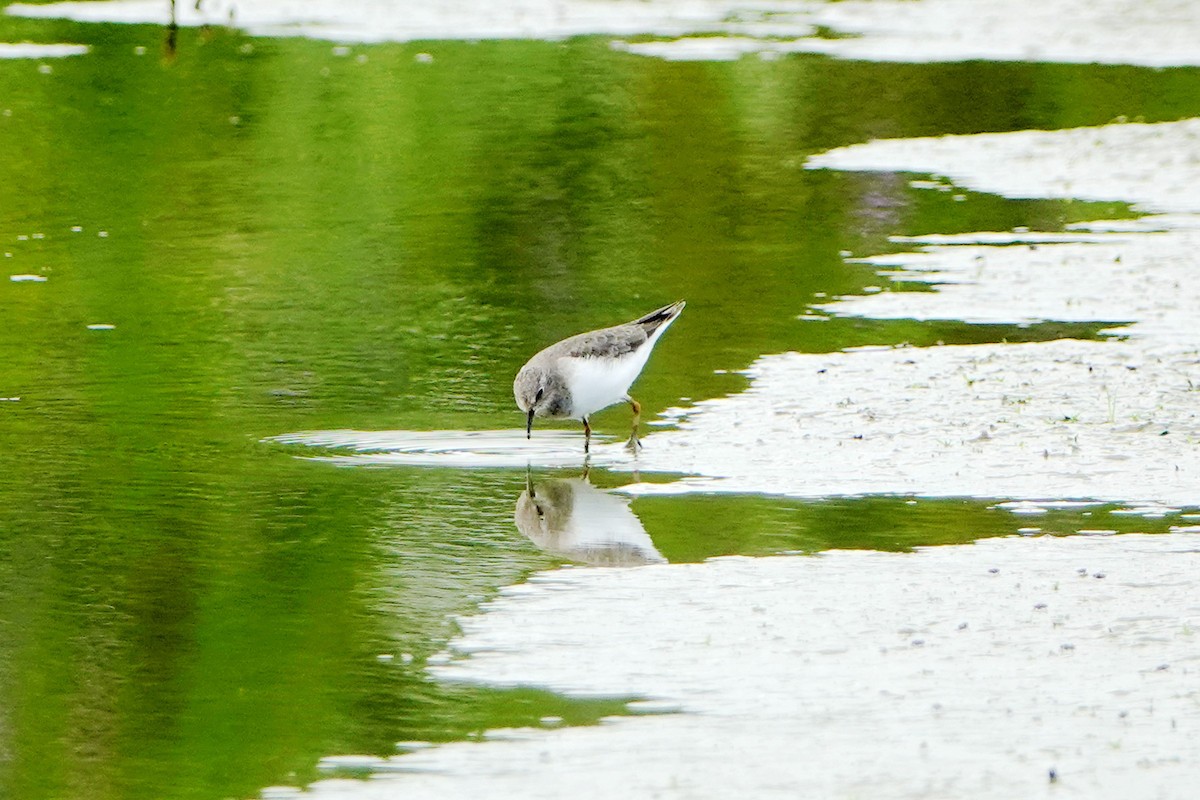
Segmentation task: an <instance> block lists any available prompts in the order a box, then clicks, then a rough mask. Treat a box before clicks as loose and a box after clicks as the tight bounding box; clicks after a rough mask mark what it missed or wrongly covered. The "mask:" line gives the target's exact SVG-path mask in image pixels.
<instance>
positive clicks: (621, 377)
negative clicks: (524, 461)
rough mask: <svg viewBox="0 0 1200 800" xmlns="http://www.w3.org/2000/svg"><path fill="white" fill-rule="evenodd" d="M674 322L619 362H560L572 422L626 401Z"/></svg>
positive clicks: (592, 359)
mask: <svg viewBox="0 0 1200 800" xmlns="http://www.w3.org/2000/svg"><path fill="white" fill-rule="evenodd" d="M671 322H674V320H669V321H668V322H667V324H666V325H662V326H660V327H659V328H658V330H656V331H655V332H654V333H653V334H652V335H651V336H650V340H649V341H648V342H646V343H645V344H643V345H642V346H641V347H639V348H638V349H637V350H634V351H633V352H632V353H626V354H625V355H623V356H619V357H617V358H569V357H568V358H560V359H559V361H558V364H559V369H561V370H562V371H563V374H564V375H565V376H566V379H567V389H568V390H570V392H571V419H583V418H584V417H590V416H591V415H592V414H594V413H596V412H597V411H599V410H600V409H602V408H608V407H609V406H611V405H613V404H615V403H619V402H621V401H622V400H624V399H625V397H626V396H627V395H628V394H629V387H630V386H632V385H633V382H634V381H635V380H636V379H637V376H638V375H640V374H641V372H642V367H644V366H646V360H647V359H649V358H650V351H651V350H653V349H654V345H655V344H656V343H657V342H658V337H660V336H662V334H663V331H665V330H666V329H667V328H668V327H670V324H671Z"/></svg>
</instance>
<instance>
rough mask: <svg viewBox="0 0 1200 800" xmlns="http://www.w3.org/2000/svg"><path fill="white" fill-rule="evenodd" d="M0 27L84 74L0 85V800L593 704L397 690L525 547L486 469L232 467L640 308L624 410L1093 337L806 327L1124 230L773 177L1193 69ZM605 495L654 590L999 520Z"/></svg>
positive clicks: (418, 408) (309, 773)
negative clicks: (793, 370) (924, 257)
mask: <svg viewBox="0 0 1200 800" xmlns="http://www.w3.org/2000/svg"><path fill="white" fill-rule="evenodd" d="M0 40H2V41H33V42H58V41H68V42H80V43H84V44H88V45H89V46H90V47H91V51H90V52H89V53H88V54H87V55H85V56H80V57H73V58H65V59H54V60H52V61H46V62H45V63H43V62H41V61H38V60H23V59H12V60H3V61H0V112H2V113H0V150H2V151H3V153H4V158H3V159H0V254H2V255H0V258H2V259H3V264H4V266H5V267H6V268H7V270H8V271H7V272H6V273H3V274H4V275H19V274H34V275H40V276H42V277H45V278H46V279H47V280H46V281H45V282H39V283H33V282H20V283H18V282H11V281H8V280H0V319H2V320H3V327H2V330H0V398H6V399H5V400H4V401H3V402H0V471H2V473H3V475H4V476H5V480H4V481H3V482H2V483H0V796H2V797H13V798H20V799H21V800H41V799H42V798H67V799H70V800H74V799H76V798H78V799H79V800H83V798H87V800H141V799H142V798H145V799H146V800H150V799H151V798H153V799H154V800H159V799H160V798H196V800H201V798H222V797H230V796H236V797H245V796H251V795H253V794H254V793H256V792H257V791H258V790H259V789H260V788H261V787H263V786H267V785H273V784H279V783H284V782H292V783H302V782H304V781H305V780H307V779H309V778H311V777H313V776H314V775H315V773H314V769H315V765H316V764H317V763H318V761H319V759H320V758H321V757H322V756H326V755H330V754H339V753H359V752H366V753H373V754H377V755H385V754H388V753H390V752H392V750H393V748H394V743H395V742H396V741H398V740H404V739H430V740H450V739H457V738H462V737H464V736H469V735H472V734H477V733H478V732H479V731H480V730H481V729H490V728H493V727H509V726H513V725H522V724H530V723H531V722H532V721H534V720H540V719H541V718H542V717H544V716H561V717H563V719H564V721H565V722H566V723H568V724H574V723H586V722H588V721H594V720H595V719H596V718H597V717H598V716H600V715H604V714H608V713H616V711H617V710H618V708H617V705H608V704H600V705H578V704H574V703H570V702H566V701H562V700H561V699H558V698H554V697H552V696H547V695H542V694H538V693H521V692H517V693H505V692H490V691H487V690H476V689H469V688H465V687H443V686H438V685H434V684H431V683H429V682H428V680H427V679H426V677H425V672H424V666H425V665H426V663H427V659H428V658H429V657H430V656H432V655H434V654H435V653H438V652H440V651H441V650H442V649H443V648H444V646H445V644H446V642H447V641H448V640H449V639H450V638H451V636H452V635H453V632H454V627H453V622H452V618H453V616H454V615H457V614H466V613H472V612H473V611H475V610H476V609H477V608H478V606H479V604H480V603H481V602H482V601H484V600H486V599H488V598H490V597H492V596H493V595H494V594H495V592H496V591H497V589H498V587H501V586H505V585H508V584H512V583H517V582H520V581H522V580H523V579H524V578H525V577H526V576H527V575H529V574H530V573H531V572H534V571H536V570H539V569H543V568H546V567H548V566H551V565H554V564H557V563H561V561H562V560H563V559H562V557H561V555H560V554H558V555H556V554H554V553H549V552H546V551H543V550H542V549H540V548H539V547H538V546H537V545H536V544H535V542H534V541H533V540H531V539H529V538H528V537H526V536H524V535H522V533H521V532H520V531H519V530H518V528H517V527H516V526H515V524H514V515H515V506H516V502H517V499H518V497H519V496H520V494H521V492H522V491H523V490H524V476H523V475H519V474H513V473H507V472H498V471H489V470H479V471H446V470H412V469H389V470H337V469H330V468H326V467H322V466H317V465H313V464H310V463H304V462H300V461H296V460H294V459H292V458H291V457H290V453H289V452H287V451H285V450H284V449H283V448H277V447H271V446H269V445H264V444H262V443H261V442H260V440H261V439H262V438H263V437H264V436H269V435H272V434H279V433H284V432H290V431H297V430H305V429H323V430H328V429H334V428H358V429H364V430H380V429H396V428H405V429H415V430H428V429H438V428H449V429H458V430H470V429H492V428H499V427H514V428H515V427H517V426H518V425H519V417H518V415H517V413H516V412H515V410H514V408H513V404H512V398H511V394H510V385H511V383H510V381H511V376H512V374H513V373H514V372H515V371H516V369H517V368H518V367H519V366H520V364H521V363H523V361H524V360H525V359H526V358H527V357H528V355H529V354H531V353H532V352H534V351H535V350H537V349H538V348H540V347H541V346H543V345H544V344H546V343H548V342H550V341H554V340H556V339H558V338H561V337H562V336H565V335H567V334H569V333H574V332H576V331H579V330H582V329H586V328H589V327H596V326H600V325H606V324H611V323H613V322H617V321H621V320H625V319H630V318H632V317H634V316H635V315H637V314H639V313H642V312H644V311H646V310H648V309H650V308H652V307H654V306H656V305H659V304H661V303H663V302H666V301H670V300H674V299H676V298H679V297H684V298H687V299H688V301H689V306H688V311H687V314H686V316H685V317H684V318H683V319H682V320H681V322H680V323H679V325H678V326H677V327H676V328H674V329H673V330H672V332H671V335H670V336H669V337H667V338H666V339H664V341H663V343H662V345H661V347H660V348H659V350H658V352H657V353H656V356H655V361H654V365H653V369H651V370H649V371H647V374H646V376H645V377H644V379H643V380H642V381H641V383H639V393H638V397H639V399H641V400H642V401H643V404H644V405H645V407H646V414H647V416H648V417H649V416H651V415H653V414H654V413H655V412H657V411H659V410H662V409H664V408H666V407H669V406H672V405H676V404H678V403H679V402H680V400H681V398H685V397H690V398H702V397H710V396H715V395H719V394H721V393H724V392H727V391H731V390H734V389H737V388H738V387H739V386H740V379H739V378H738V377H737V376H735V375H728V374H715V373H714V371H715V370H725V371H728V370H737V369H739V368H742V367H745V366H746V365H748V364H749V363H750V362H751V361H752V360H753V359H754V358H756V357H757V356H759V355H761V354H763V353H770V352H781V351H785V350H801V351H809V352H816V351H829V350H838V349H841V348H844V347H847V346H852V345H859V344H899V343H904V342H907V343H911V344H917V345H920V344H930V343H932V342H934V341H946V342H975V341H1001V340H1009V341H1017V340H1021V339H1020V337H1022V336H1026V337H1040V338H1055V337H1058V336H1074V337H1091V336H1095V335H1096V333H1097V329H1096V327H1095V326H1089V325H1084V326H1069V325H1054V324H1051V323H1047V324H1045V325H1038V326H1031V327H1030V328H1025V329H1022V328H1014V327H1010V326H970V325H964V324H958V323H939V324H927V323H917V322H913V321H897V322H887V323H868V322H862V321H849V320H837V321H831V322H828V323H822V324H812V323H808V322H804V321H802V320H801V319H799V317H801V316H803V314H804V311H805V310H806V309H807V308H808V307H809V306H811V305H813V304H815V303H820V302H824V301H825V300H827V299H828V298H830V297H836V296H839V295H847V294H855V293H860V292H862V291H864V290H865V288H866V287H868V286H872V285H876V284H879V283H880V278H879V277H878V276H877V275H876V274H874V273H873V272H872V271H871V270H870V269H869V268H868V267H866V266H864V265H861V264H853V263H847V262H846V260H845V257H844V255H843V254H844V253H849V254H851V255H868V254H872V253H877V252H881V251H885V250H892V249H894V248H895V247H896V245H894V244H893V243H892V242H890V241H889V237H890V236H893V235H895V234H905V235H919V234H924V233H933V232H939V233H947V232H949V233H953V232H955V231H972V230H981V229H993V230H1007V229H1011V228H1015V227H1019V226H1024V227H1028V228H1030V229H1031V230H1051V231H1054V230H1061V229H1063V228H1064V226H1066V225H1068V224H1070V223H1072V222H1077V221H1082V220H1086V219H1089V218H1096V217H1104V218H1112V217H1114V216H1122V215H1129V214H1130V212H1129V210H1128V209H1127V208H1124V207H1122V206H1119V205H1114V204H1086V203H1072V202H1011V201H1006V200H1002V199H1000V198H996V197H990V196H987V195H976V194H970V193H967V194H965V195H964V197H965V199H964V200H962V201H955V200H954V199H953V198H952V197H951V196H950V195H949V193H945V192H935V191H927V190H921V189H917V188H914V187H913V186H912V185H911V181H910V177H909V176H899V175H886V174H870V175H867V174H864V175H849V174H839V173H835V172H829V171H809V170H804V169H803V163H804V158H805V156H806V155H807V154H809V153H812V152H817V151H820V150H824V149H827V148H830V147H835V146H840V145H844V144H849V143H853V142H858V141H864V140H867V139H869V138H872V137H878V136H914V135H933V134H939V133H964V132H973V131H985V130H1009V129H1016V128H1027V127H1040V128H1055V127H1064V126H1071V125H1084V124H1098V123H1103V122H1107V121H1109V120H1111V119H1113V118H1115V117H1117V116H1120V115H1125V116H1128V117H1130V118H1144V119H1146V120H1147V121H1154V120H1166V119H1177V118H1181V117H1186V116H1194V115H1196V114H1200V77H1198V75H1200V73H1197V71H1196V70H1140V69H1131V68H1116V67H1094V66H1078V67H1073V66H1052V65H989V64H957V65H879V64H863V63H839V62H834V61H830V60H828V59H822V58H814V57H796V58H787V59H781V60H779V61H775V62H763V61H759V60H756V59H743V60H741V61H738V62H734V63H720V64H696V63H667V62H661V61H656V60H652V59H643V58H639V57H635V56H630V55H628V54H624V53H617V52H614V51H613V50H612V49H611V48H610V47H609V46H608V43H607V42H606V41H604V40H602V39H579V40H572V41H568V42H484V43H475V44H472V43H463V42H424V43H419V44H411V45H377V46H370V47H365V46H363V47H354V48H351V51H350V53H349V55H346V56H343V55H339V54H338V52H335V51H334V50H333V48H332V47H331V45H330V44H329V43H323V42H308V41H302V40H264V39H252V38H249V37H246V36H243V35H240V34H238V33H236V32H231V31H227V30H221V29H207V30H182V31H180V32H179V33H178V39H177V51H176V52H175V54H174V55H173V56H171V57H165V55H164V51H163V47H162V44H163V41H164V31H162V30H161V29H158V28H153V27H148V26H129V27H122V26H113V25H80V24H74V23H67V22H58V21H51V20H47V21H37V20H21V19H15V18H8V17H0ZM418 53H426V54H428V55H429V56H430V57H431V58H423V59H418V58H416V56H417V54H418ZM360 56H361V58H360ZM0 278H3V275H0ZM889 288H891V289H894V290H909V289H913V288H917V287H911V286H904V285H899V286H894V287H889ZM97 324H99V325H104V326H111V327H104V328H89V327H88V326H92V325H97ZM607 424H608V423H607V422H606V421H605V420H599V421H598V427H599V428H600V429H601V430H603V429H604V428H605V426H606V425H607ZM620 424H621V425H622V426H623V425H624V424H625V421H624V419H622V420H621V423H620ZM630 508H631V513H632V514H634V515H635V516H636V517H638V518H640V520H641V524H643V525H644V528H645V532H646V534H647V536H648V538H649V540H650V541H651V543H652V545H653V547H654V548H655V550H656V552H657V553H658V554H659V556H660V557H665V558H667V559H669V560H697V559H701V558H704V557H708V556H710V555H720V554H725V553H748V554H768V553H774V552H780V551H794V550H795V551H804V552H812V551H817V550H820V549H824V548H826V547H851V546H860V547H879V548H887V549H891V548H905V547H912V546H916V545H919V544H931V543H940V542H945V541H951V540H955V541H957V540H961V538H962V537H964V536H970V537H972V538H974V537H976V536H978V535H1000V534H1001V533H1003V532H1006V531H1007V532H1009V533H1011V532H1012V530H1013V521H1012V520H1011V519H1010V518H1009V517H1007V516H1005V515H1004V514H1002V513H1000V512H991V511H988V510H987V509H986V508H985V507H983V506H981V505H979V504H970V503H958V502H953V501H945V502H937V503H933V502H926V501H919V502H918V504H917V505H916V506H915V507H913V509H910V508H909V507H908V506H907V504H906V502H905V501H903V500H898V499H876V500H861V501H829V502H827V503H823V504H821V503H818V504H804V503H776V502H772V501H766V500H762V499H755V498H644V499H639V500H636V501H634V503H633V505H632V506H631V507H630ZM914 509H915V510H914ZM1072 524H1074V523H1072ZM1128 524H1129V525H1134V526H1145V525H1146V524H1147V523H1143V522H1141V521H1134V522H1129V523H1128ZM1155 524H1157V523H1155ZM1006 526H1007V527H1006ZM1104 527H1115V525H1114V524H1113V523H1106V524H1105V526H1104ZM1121 529H1122V530H1125V529H1126V528H1121ZM645 552H646V555H647V557H648V558H653V557H654V554H653V553H650V552H649V551H645ZM613 702H614V703H616V702H617V701H613ZM618 705H619V704H618Z"/></svg>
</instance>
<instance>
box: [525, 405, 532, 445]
mask: <svg viewBox="0 0 1200 800" xmlns="http://www.w3.org/2000/svg"><path fill="white" fill-rule="evenodd" d="M525 438H526V439H532V438H533V409H532V408H531V409H529V419H528V420H526V421H525Z"/></svg>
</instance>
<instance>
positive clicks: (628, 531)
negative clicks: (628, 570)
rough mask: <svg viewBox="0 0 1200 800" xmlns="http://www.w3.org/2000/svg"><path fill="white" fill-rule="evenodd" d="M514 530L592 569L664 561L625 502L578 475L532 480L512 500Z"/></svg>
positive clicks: (531, 478)
mask: <svg viewBox="0 0 1200 800" xmlns="http://www.w3.org/2000/svg"><path fill="white" fill-rule="evenodd" d="M515 521H516V523H517V529H518V530H520V531H521V533H523V534H525V535H526V536H527V537H529V539H530V541H532V542H533V543H534V544H536V545H537V546H538V547H540V548H542V549H543V550H545V551H546V552H547V553H551V554H553V555H556V556H562V557H563V558H567V559H570V560H571V561H579V562H582V563H584V564H590V565H592V566H596V567H634V566H639V565H642V564H664V563H666V559H665V558H663V557H662V554H661V553H659V552H658V550H656V549H655V547H654V542H652V541H650V536H649V534H647V533H646V529H645V528H644V527H643V526H642V523H641V520H639V519H638V518H637V516H636V515H635V514H634V513H633V511H631V510H630V508H629V500H628V499H627V498H625V497H622V496H620V495H616V494H611V493H609V492H606V491H603V490H601V489H597V488H596V487H595V486H592V484H590V483H589V482H588V480H587V477H586V475H585V476H584V477H582V478H567V479H550V478H545V479H542V480H539V481H537V482H535V481H534V480H533V476H532V475H529V476H527V477H526V481H525V491H523V492H521V496H520V497H519V498H517V510H516V515H515Z"/></svg>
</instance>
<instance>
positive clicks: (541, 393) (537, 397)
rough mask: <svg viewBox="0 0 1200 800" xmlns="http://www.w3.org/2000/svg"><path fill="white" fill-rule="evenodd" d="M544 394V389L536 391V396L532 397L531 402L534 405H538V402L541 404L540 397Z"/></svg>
mask: <svg viewBox="0 0 1200 800" xmlns="http://www.w3.org/2000/svg"><path fill="white" fill-rule="evenodd" d="M545 393H546V390H545V389H538V390H537V394H536V395H534V396H533V402H534V403H540V402H542V395H543V394H545Z"/></svg>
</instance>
